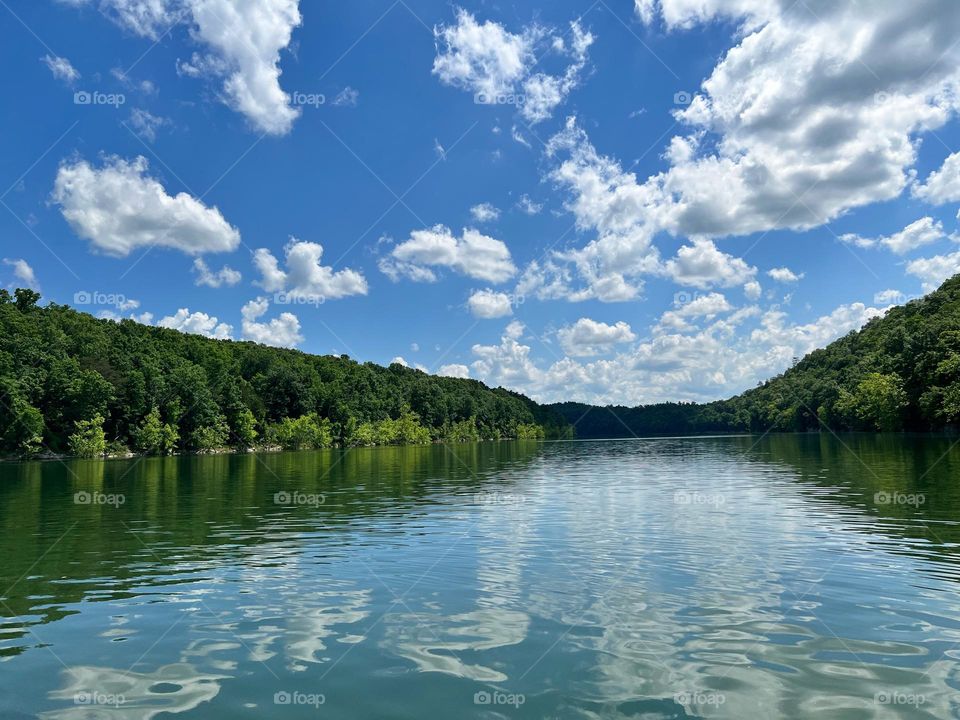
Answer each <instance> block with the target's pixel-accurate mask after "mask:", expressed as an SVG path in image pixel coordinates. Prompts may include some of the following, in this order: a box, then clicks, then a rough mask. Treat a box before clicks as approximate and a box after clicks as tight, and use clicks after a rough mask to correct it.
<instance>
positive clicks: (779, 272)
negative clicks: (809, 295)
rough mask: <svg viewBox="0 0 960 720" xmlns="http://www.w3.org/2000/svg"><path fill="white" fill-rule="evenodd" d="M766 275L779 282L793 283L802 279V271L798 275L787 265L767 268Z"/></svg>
mask: <svg viewBox="0 0 960 720" xmlns="http://www.w3.org/2000/svg"><path fill="white" fill-rule="evenodd" d="M767 275H768V276H770V277H771V278H773V279H774V280H776V281H777V282H781V283H795V282H800V281H801V280H802V279H803V273H800V274H799V275H798V274H797V273H795V272H794V271H793V270H791V269H790V268H787V267H779V268H773V269H771V270H767Z"/></svg>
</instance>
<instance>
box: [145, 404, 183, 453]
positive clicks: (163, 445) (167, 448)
mask: <svg viewBox="0 0 960 720" xmlns="http://www.w3.org/2000/svg"><path fill="white" fill-rule="evenodd" d="M179 439H180V435H179V433H177V429H176V428H175V427H174V426H173V425H171V424H169V423H165V422H163V419H162V418H161V417H160V410H159V409H158V408H156V407H154V408H153V410H151V411H150V412H149V413H148V414H147V416H146V417H145V418H144V419H143V422H142V423H141V424H140V426H139V427H138V428H137V429H136V430H134V432H133V444H134V447H135V448H136V449H137V450H138V451H140V452H142V453H144V454H146V455H166V454H168V453H170V452H173V449H174V448H175V447H176V445H177V440H179Z"/></svg>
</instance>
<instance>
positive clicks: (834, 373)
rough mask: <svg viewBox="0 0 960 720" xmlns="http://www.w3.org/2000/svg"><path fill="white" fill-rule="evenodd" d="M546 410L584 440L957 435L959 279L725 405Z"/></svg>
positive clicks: (574, 406)
mask: <svg viewBox="0 0 960 720" xmlns="http://www.w3.org/2000/svg"><path fill="white" fill-rule="evenodd" d="M549 407H551V408H552V409H554V410H556V411H557V412H559V413H560V414H562V415H563V416H564V418H566V420H567V422H569V423H571V424H572V425H574V426H575V428H576V433H577V437H581V438H597V437H607V438H610V437H633V436H649V435H686V434H697V433H713V432H767V431H773V432H804V431H814V430H832V431H837V432H839V431H872V432H876V431H883V432H893V431H915V432H929V431H941V430H949V429H954V428H955V427H956V426H957V425H958V423H960V275H957V276H954V277H953V278H950V279H949V280H947V281H946V282H945V283H944V284H943V285H941V286H940V288H939V289H938V290H936V291H935V292H932V293H930V294H929V295H926V296H925V297H923V298H920V299H918V300H913V301H911V302H909V303H908V304H906V305H902V306H898V307H895V308H892V309H890V310H889V311H888V312H887V313H886V314H885V315H884V316H883V317H880V318H874V319H873V320H871V321H870V322H869V323H867V324H866V325H865V326H864V327H863V328H862V329H861V330H859V331H854V332H851V333H849V334H848V335H846V336H845V337H842V338H840V339H839V340H836V341H835V342H833V343H831V344H830V345H828V346H827V347H825V348H823V349H820V350H815V351H814V352H812V353H810V354H809V355H807V356H806V357H804V358H803V359H801V360H799V361H798V362H797V363H795V364H794V366H793V367H792V368H790V369H789V370H787V371H786V372H784V373H783V374H781V375H778V376H777V377H774V378H771V379H770V380H768V381H766V382H764V383H761V384H760V385H759V386H758V387H756V388H753V389H751V390H748V391H746V392H744V393H742V394H741V395H738V396H736V397H733V398H730V399H729V400H721V401H717V402H711V403H705V404H694V403H661V404H657V405H645V406H640V407H632V408H630V407H618V406H609V407H595V406H590V405H584V404H581V403H560V404H556V405H551V406H549Z"/></svg>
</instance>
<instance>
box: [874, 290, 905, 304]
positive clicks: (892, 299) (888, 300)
mask: <svg viewBox="0 0 960 720" xmlns="http://www.w3.org/2000/svg"><path fill="white" fill-rule="evenodd" d="M873 302H874V303H876V304H877V305H903V304H904V303H905V302H907V298H906V296H905V295H904V294H903V293H902V292H900V291H899V290H881V291H880V292H878V293H876V294H875V295H874V296H873Z"/></svg>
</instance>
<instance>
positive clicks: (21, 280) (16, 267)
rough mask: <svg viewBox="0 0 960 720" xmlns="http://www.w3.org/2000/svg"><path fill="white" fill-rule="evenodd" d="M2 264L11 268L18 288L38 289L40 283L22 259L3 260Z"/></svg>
mask: <svg viewBox="0 0 960 720" xmlns="http://www.w3.org/2000/svg"><path fill="white" fill-rule="evenodd" d="M3 264H4V265H9V266H10V267H11V268H13V276H14V277H15V278H16V279H17V283H16V284H17V286H18V287H27V288H31V289H33V290H38V289H39V288H40V283H38V282H37V276H36V274H35V273H34V272H33V268H32V267H30V265H29V263H27V261H26V260H24V259H23V258H4V259H3Z"/></svg>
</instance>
